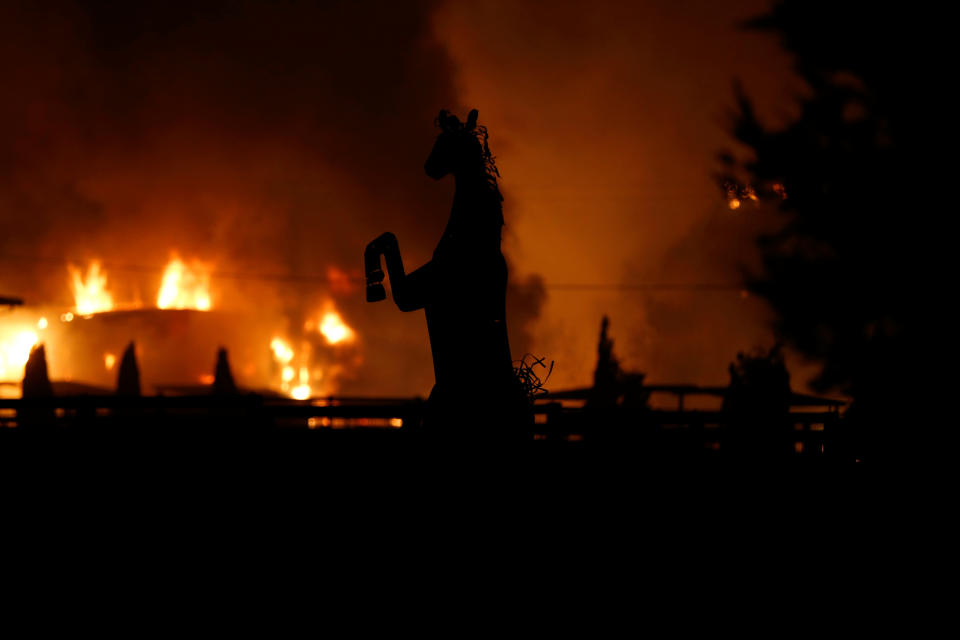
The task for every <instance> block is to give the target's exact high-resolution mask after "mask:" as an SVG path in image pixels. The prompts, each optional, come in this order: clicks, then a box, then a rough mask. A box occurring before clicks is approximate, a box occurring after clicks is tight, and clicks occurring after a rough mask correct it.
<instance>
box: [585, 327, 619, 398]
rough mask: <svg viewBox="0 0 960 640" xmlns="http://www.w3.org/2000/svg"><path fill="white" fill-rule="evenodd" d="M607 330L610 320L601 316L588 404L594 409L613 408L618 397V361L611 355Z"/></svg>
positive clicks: (610, 339)
mask: <svg viewBox="0 0 960 640" xmlns="http://www.w3.org/2000/svg"><path fill="white" fill-rule="evenodd" d="M609 329H610V318H608V317H607V316H603V321H602V322H601V323H600V340H599V342H598V343H597V368H596V369H594V371H593V390H592V391H591V394H590V401H589V403H588V404H589V406H590V407H592V408H594V409H598V408H607V407H613V406H615V405H616V404H617V398H618V397H619V395H620V373H621V371H620V361H619V360H617V357H616V356H615V355H614V354H613V339H612V338H610V336H609V335H608V333H607V332H608V331H609Z"/></svg>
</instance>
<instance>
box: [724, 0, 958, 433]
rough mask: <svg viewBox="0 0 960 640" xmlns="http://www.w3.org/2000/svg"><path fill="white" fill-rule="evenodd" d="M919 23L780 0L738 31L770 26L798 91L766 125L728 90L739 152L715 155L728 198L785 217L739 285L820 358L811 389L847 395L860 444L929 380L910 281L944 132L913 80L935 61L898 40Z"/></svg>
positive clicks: (919, 269)
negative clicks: (789, 60)
mask: <svg viewBox="0 0 960 640" xmlns="http://www.w3.org/2000/svg"><path fill="white" fill-rule="evenodd" d="M930 19H931V16H929V15H924V14H923V13H922V12H919V11H914V10H912V9H911V10H907V11H904V10H902V8H894V7H890V8H889V9H887V8H883V5H882V4H877V3H862V2H850V3H835V2H827V1H824V0H802V1H792V0H788V1H784V2H780V3H779V4H777V5H776V6H775V7H774V8H773V9H772V10H771V12H770V13H769V14H768V15H766V16H763V17H761V18H758V19H756V20H754V21H752V22H751V23H750V24H749V26H750V27H752V28H758V29H766V30H772V31H774V32H776V33H777V34H779V35H780V37H781V38H782V42H783V45H784V46H785V47H786V49H787V50H788V51H790V52H791V53H792V54H793V55H794V56H795V62H796V70H797V72H798V73H799V74H800V75H801V77H802V78H803V80H804V81H805V82H806V83H807V85H808V86H809V89H810V90H809V92H808V94H807V95H806V96H805V97H803V98H801V99H800V103H799V106H800V115H799V117H798V118H797V119H796V120H794V121H793V122H791V123H790V124H788V125H787V126H785V127H783V128H779V129H772V128H769V127H767V126H764V125H763V124H762V123H761V122H760V120H759V118H758V117H757V114H756V113H755V110H754V108H753V105H752V103H751V101H750V100H749V99H748V98H747V96H746V95H744V93H743V92H742V91H741V90H740V89H739V88H737V98H738V104H739V109H738V112H737V113H736V115H735V124H734V130H733V133H734V135H735V137H736V139H737V140H738V141H739V142H741V143H743V144H744V145H746V147H748V148H749V150H750V152H751V155H752V157H751V158H750V159H749V160H747V161H738V160H736V159H735V158H734V157H733V155H732V154H730V153H725V154H722V155H721V160H722V161H723V162H724V164H725V165H726V167H725V170H724V173H723V175H722V181H723V185H724V188H725V189H726V190H727V192H728V194H729V196H730V197H737V198H739V199H740V200H741V201H742V202H744V203H747V204H749V203H751V201H753V200H754V199H756V200H757V202H758V203H759V204H760V205H761V206H764V205H765V204H766V203H773V204H775V206H776V207H778V208H779V210H780V211H781V212H782V214H783V216H784V224H783V225H782V227H781V228H780V229H779V230H778V231H777V232H776V233H773V234H769V235H765V236H763V237H761V238H760V239H759V245H760V248H761V251H762V257H763V270H762V272H761V273H753V274H749V276H748V286H749V288H750V289H751V290H752V291H753V292H755V293H757V294H759V295H760V296H762V297H763V298H764V299H765V300H766V301H767V302H768V303H769V304H770V306H771V307H772V309H773V311H774V312H775V315H776V322H775V328H776V331H777V333H778V335H779V336H780V337H781V338H782V339H783V340H785V341H786V344H788V345H789V346H791V347H793V348H794V349H796V350H798V351H799V352H800V353H802V354H804V355H806V356H809V357H810V358H812V359H815V360H816V361H818V362H820V363H822V369H821V371H820V374H819V376H818V377H817V378H816V379H815V380H814V383H813V384H814V387H815V388H816V389H817V390H819V391H827V390H834V391H841V392H844V393H848V394H850V395H851V396H852V397H853V398H854V406H853V407H852V409H851V411H850V417H851V418H855V420H856V423H857V424H858V425H859V426H860V427H861V428H862V429H863V430H864V433H867V434H868V435H869V440H870V442H871V445H890V444H891V442H892V436H893V434H894V432H895V431H896V432H899V431H903V430H909V429H911V428H913V427H914V426H915V425H914V424H912V423H913V422H914V421H915V420H914V419H913V418H912V417H911V416H912V414H911V411H910V409H911V407H910V406H909V405H908V402H912V403H915V395H916V393H917V392H919V391H920V390H922V389H923V387H924V385H926V384H929V380H924V379H923V378H925V377H927V378H928V377H929V376H925V375H924V374H925V373H926V369H925V367H924V366H923V364H922V362H921V360H920V358H921V354H922V353H924V352H925V350H926V349H927V348H929V343H932V340H930V339H929V336H930V335H931V334H932V333H934V330H933V329H932V327H931V326H930V324H931V322H932V321H933V320H932V318H931V314H930V302H929V301H930V300H932V299H933V298H931V297H930V291H924V287H923V283H924V282H925V281H926V280H928V279H929V278H930V277H931V275H933V270H934V267H933V262H934V261H935V260H934V258H935V256H936V250H935V248H934V245H935V242H934V240H933V238H932V237H931V227H930V226H928V224H925V222H929V221H930V218H931V216H932V215H937V214H938V213H939V211H938V210H937V208H936V203H937V198H936V196H933V197H931V193H930V192H931V190H935V189H937V188H938V187H937V185H936V184H931V179H932V177H933V174H932V171H931V166H932V165H933V164H934V163H933V160H934V156H932V155H931V153H930V151H931V147H932V146H933V143H932V141H933V140H938V139H941V136H942V131H939V129H940V128H941V123H940V122H938V121H937V119H936V118H935V117H934V116H933V110H934V109H935V107H934V104H933V101H932V96H930V94H929V92H928V91H926V90H925V86H924V82H925V81H924V79H923V78H924V73H925V72H926V71H928V69H929V68H930V64H931V63H932V62H933V61H932V60H925V59H923V58H922V54H919V53H918V51H919V50H918V49H915V48H913V47H914V45H913V44H912V43H913V42H914V40H913V37H912V36H917V35H923V34H922V33H921V31H922V30H923V29H925V28H929V26H930V25H929V24H928V25H926V26H924V21H925V20H926V21H930V22H932V21H931V20H930ZM907 43H911V44H909V45H908V44H907ZM934 235H935V232H934ZM879 450H881V449H876V448H873V451H879ZM887 450H888V451H889V450H890V449H889V448H888V449H887Z"/></svg>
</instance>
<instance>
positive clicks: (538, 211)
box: [436, 0, 799, 388]
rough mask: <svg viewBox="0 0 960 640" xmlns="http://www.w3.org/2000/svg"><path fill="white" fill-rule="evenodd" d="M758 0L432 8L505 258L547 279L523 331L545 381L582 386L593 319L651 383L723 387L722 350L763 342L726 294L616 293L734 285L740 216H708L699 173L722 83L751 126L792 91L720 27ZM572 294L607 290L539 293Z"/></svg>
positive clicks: (759, 53) (710, 180)
mask: <svg viewBox="0 0 960 640" xmlns="http://www.w3.org/2000/svg"><path fill="white" fill-rule="evenodd" d="M767 4H768V3H767V1H766V0H740V1H738V2H735V3H718V2H708V1H706V0H698V1H695V2H675V1H673V0H645V1H643V2H618V1H615V0H597V1H596V2H591V3H589V5H587V4H584V3H582V2H573V1H563V0H558V1H556V2H551V3H549V4H546V3H541V2H513V1H511V0H478V1H477V2H471V3H458V2H456V3H455V2H451V3H445V4H444V5H443V6H441V7H440V9H439V11H438V12H437V14H436V15H437V18H436V22H437V25H438V26H437V31H438V34H440V36H441V37H442V39H443V42H444V43H445V44H446V45H447V47H448V49H449V51H450V54H451V56H452V57H453V59H454V60H455V62H456V67H457V72H458V75H457V80H458V86H460V87H461V97H462V99H463V100H465V101H468V102H469V101H479V100H480V99H481V98H482V100H483V104H484V105H486V107H485V108H486V115H487V124H488V125H489V126H490V128H491V131H493V132H496V133H497V147H496V151H497V152H498V153H499V156H500V157H499V163H500V168H501V171H502V172H503V176H504V179H503V192H504V196H505V198H506V201H507V203H508V204H509V211H510V212H512V214H513V215H512V221H513V225H512V226H511V232H512V235H511V237H510V243H509V245H508V246H509V247H510V253H511V256H512V257H513V260H514V265H515V266H516V267H517V270H518V271H519V272H532V273H540V274H541V275H542V276H543V279H544V281H545V283H546V286H547V289H546V291H547V293H548V294H549V296H548V297H547V298H546V300H545V301H544V305H543V312H542V313H541V315H540V318H539V320H538V322H537V324H536V327H535V329H534V330H533V331H532V332H531V336H532V338H533V344H532V349H533V350H534V351H535V352H536V353H537V354H538V355H546V356H547V357H548V358H549V359H555V360H556V361H557V368H556V369H555V370H554V374H553V377H552V379H551V386H553V387H557V388H562V387H566V386H579V385H587V384H590V380H591V378H590V376H591V372H592V371H593V367H594V363H595V361H596V345H597V335H598V332H599V329H600V321H601V318H602V317H603V316H604V315H609V316H610V318H611V333H612V336H613V337H614V338H615V339H616V349H617V356H618V357H619V358H620V359H621V361H622V362H623V363H624V366H625V367H627V368H629V369H634V370H640V371H644V372H646V373H647V374H648V380H651V381H682V382H703V383H707V382H714V383H716V382H723V381H725V379H726V364H727V363H728V362H730V361H731V360H732V359H733V358H734V357H735V355H736V353H737V351H740V350H749V349H750V348H751V347H753V346H754V345H755V344H763V345H769V343H770V341H772V339H773V336H772V334H771V333H770V331H769V329H768V327H767V326H766V324H765V317H764V313H763V309H762V308H761V307H762V305H760V304H759V302H758V301H755V300H749V299H748V300H741V298H740V297H739V295H738V292H737V291H736V290H734V291H732V292H726V293H723V294H720V293H715V292H702V291H698V290H675V291H669V292H666V291H624V290H616V287H618V286H626V287H629V286H632V285H639V284H645V283H651V282H653V283H713V282H717V281H723V280H736V279H737V278H738V277H739V273H738V264H739V263H740V262H743V261H749V258H750V254H752V253H753V252H754V247H753V245H752V234H753V233H754V232H755V231H756V229H757V224H756V223H755V222H754V220H753V219H752V214H750V213H747V212H746V211H745V210H744V211H740V212H738V213H737V214H736V215H735V214H733V212H731V211H729V210H726V208H725V203H724V202H723V200H722V198H721V194H720V192H719V189H718V188H717V185H716V184H715V181H714V177H713V174H714V173H715V171H716V170H717V161H716V155H717V152H718V151H719V150H720V149H721V148H722V147H724V146H727V145H729V144H730V136H729V135H728V133H727V131H726V127H727V126H728V124H729V121H728V119H727V118H726V117H725V116H726V113H727V111H728V110H729V109H730V108H731V107H732V106H733V91H732V81H733V79H734V78H735V77H740V78H741V79H742V80H743V84H744V85H745V87H746V89H747V91H748V92H749V93H750V95H751V96H754V97H756V98H757V101H758V107H759V108H760V110H761V113H762V114H764V115H766V114H771V115H773V116H776V117H779V115H780V114H778V113H777V112H778V111H783V113H784V114H788V113H789V109H790V108H791V107H792V101H791V95H792V92H793V91H794V90H797V89H799V87H798V86H797V85H798V83H797V81H796V80H795V78H794V77H793V76H792V74H791V73H790V65H789V59H788V58H787V56H786V55H785V54H783V52H782V51H781V50H780V49H779V48H778V45H777V43H776V41H775V40H774V39H773V38H770V37H767V36H762V35H758V34H756V33H748V32H745V31H743V30H741V29H738V28H737V25H738V23H740V22H742V21H744V20H746V19H747V18H749V17H752V16H755V15H757V14H760V13H762V12H763V11H764V10H765V9H766V6H767ZM483 113H484V111H483V109H481V114H483ZM509 221H510V220H509V217H508V222H509ZM578 283H586V284H599V285H606V286H607V287H608V288H606V289H605V288H602V287H601V288H597V289H575V290H572V289H564V288H551V285H557V284H578Z"/></svg>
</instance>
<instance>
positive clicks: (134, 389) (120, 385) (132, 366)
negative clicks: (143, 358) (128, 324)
mask: <svg viewBox="0 0 960 640" xmlns="http://www.w3.org/2000/svg"><path fill="white" fill-rule="evenodd" d="M117 395H121V396H139V395H140V367H138V366H137V354H136V352H135V348H134V344H133V342H131V343H130V344H128V345H127V348H126V349H125V350H124V352H123V358H121V359H120V371H119V372H118V373H117Z"/></svg>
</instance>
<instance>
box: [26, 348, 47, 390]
mask: <svg viewBox="0 0 960 640" xmlns="http://www.w3.org/2000/svg"><path fill="white" fill-rule="evenodd" d="M51 396H53V386H52V385H51V384H50V376H49V374H48V373H47V351H46V349H45V348H44V346H43V345H42V344H41V345H37V346H36V347H34V348H33V349H32V350H31V351H30V358H29V359H28V360H27V364H26V366H24V368H23V397H24V398H49V397H51Z"/></svg>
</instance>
